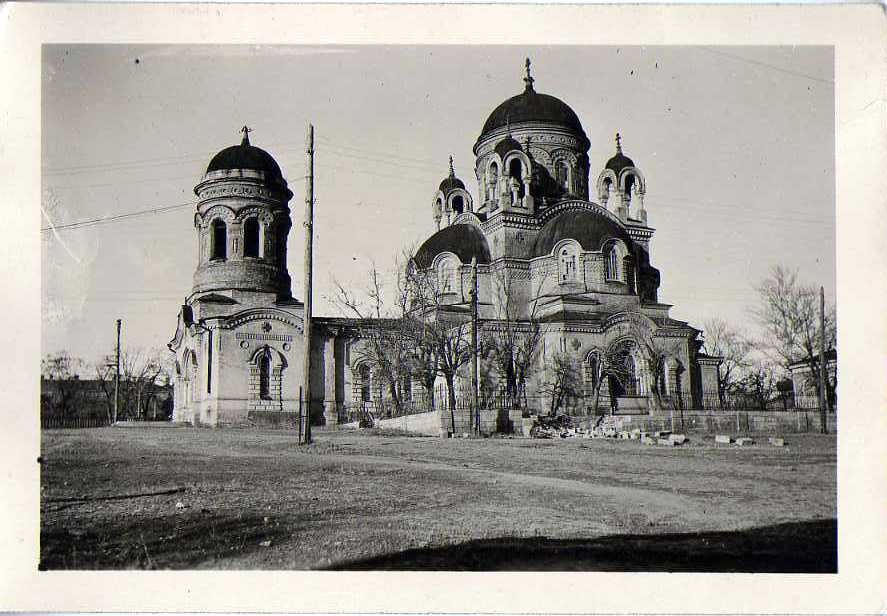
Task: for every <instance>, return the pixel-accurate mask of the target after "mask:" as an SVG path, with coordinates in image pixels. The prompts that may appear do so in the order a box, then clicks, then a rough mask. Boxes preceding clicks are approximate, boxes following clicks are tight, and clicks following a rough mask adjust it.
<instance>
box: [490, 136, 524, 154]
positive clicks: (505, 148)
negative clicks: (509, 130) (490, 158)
mask: <svg viewBox="0 0 887 616" xmlns="http://www.w3.org/2000/svg"><path fill="white" fill-rule="evenodd" d="M512 150H518V151H521V152H522V151H523V148H522V147H521V144H520V143H518V141H517V139H515V138H514V137H512V136H511V135H508V136H507V137H506V138H505V139H503V140H502V141H500V142H499V143H497V144H496V147H495V152H496V154H498V155H499V158H502V159H504V158H505V155H506V154H508V153H509V152H511V151H512Z"/></svg>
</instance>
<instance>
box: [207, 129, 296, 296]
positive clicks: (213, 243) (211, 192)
mask: <svg viewBox="0 0 887 616" xmlns="http://www.w3.org/2000/svg"><path fill="white" fill-rule="evenodd" d="M241 132H242V133H243V138H242V140H241V142H240V145H234V146H231V147H228V148H225V149H224V150H222V151H221V152H219V153H218V154H216V155H215V156H214V157H213V159H212V160H211V161H210V163H209V165H208V166H207V169H206V173H205V174H204V176H203V179H202V180H201V181H200V183H199V184H197V186H195V188H194V193H195V194H196V195H197V197H198V203H197V212H196V214H195V215H194V230H195V232H196V235H197V244H198V251H197V254H198V257H197V269H196V270H195V272H194V286H193V289H192V291H193V293H195V294H202V293H206V292H224V293H230V294H232V299H237V300H238V301H239V298H238V297H237V296H245V295H251V294H256V293H258V294H273V295H274V296H276V299H280V300H286V299H289V298H290V297H291V296H292V289H291V280H290V275H289V272H288V271H287V267H286V254H287V246H286V245H287V235H288V234H289V230H290V227H291V226H292V222H291V220H290V210H289V201H290V199H291V198H292V196H293V193H292V192H291V191H290V190H289V188H288V187H287V183H286V180H284V178H283V175H282V174H281V172H280V167H279V166H278V164H277V162H276V161H275V160H274V158H272V157H271V155H270V154H268V153H267V152H266V151H264V150H262V149H260V148H257V147H255V146H253V145H252V144H250V140H249V133H250V132H251V129H250V128H248V127H246V126H244V127H243V128H242V129H241Z"/></svg>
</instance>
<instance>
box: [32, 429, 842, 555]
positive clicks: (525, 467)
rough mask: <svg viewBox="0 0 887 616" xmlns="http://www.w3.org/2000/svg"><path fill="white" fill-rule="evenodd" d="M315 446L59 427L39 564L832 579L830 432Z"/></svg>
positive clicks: (325, 436) (183, 432)
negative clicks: (719, 441) (677, 443)
mask: <svg viewBox="0 0 887 616" xmlns="http://www.w3.org/2000/svg"><path fill="white" fill-rule="evenodd" d="M315 437H316V438H315V440H316V442H315V443H314V444H313V445H311V446H308V447H299V446H298V445H297V444H296V437H295V435H294V434H293V433H291V432H287V431H283V430H266V431H262V430H250V429H242V430H238V429H227V430H208V429H195V428H182V427H147V426H146V427H136V428H101V429H92V430H58V431H47V432H44V433H43V444H42V474H41V493H42V498H41V561H42V565H41V566H42V567H43V568H47V569H122V568H173V569H322V568H333V569H422V570H552V571H556V570H614V571H650V570H668V571H779V572H834V571H836V570H837V539H836V520H835V518H836V451H835V437H834V436H820V435H812V434H811V435H788V436H787V437H786V441H787V446H786V447H784V448H777V447H773V446H770V445H767V444H766V442H767V440H766V437H761V438H758V439H757V442H758V444H757V445H754V446H750V447H743V448H740V447H736V446H725V445H720V446H716V445H715V444H714V442H713V437H712V436H702V435H691V443H690V444H688V445H685V446H683V447H676V448H673V449H672V448H665V447H658V446H657V447H651V446H645V445H641V444H640V443H638V442H637V441H605V440H580V439H575V440H572V439H571V440H550V441H539V440H528V439H498V438H497V439H481V440H474V439H464V440H463V439H452V440H441V439H437V438H425V437H405V436H380V435H377V434H367V433H363V432H346V431H341V432H317V433H316V434H315Z"/></svg>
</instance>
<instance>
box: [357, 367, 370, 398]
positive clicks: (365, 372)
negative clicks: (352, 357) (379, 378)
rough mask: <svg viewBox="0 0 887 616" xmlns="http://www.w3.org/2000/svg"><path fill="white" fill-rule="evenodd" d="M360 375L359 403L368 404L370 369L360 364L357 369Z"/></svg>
mask: <svg viewBox="0 0 887 616" xmlns="http://www.w3.org/2000/svg"><path fill="white" fill-rule="evenodd" d="M358 374H359V375H360V401H361V402H369V401H370V400H372V391H373V390H372V383H371V382H370V367H369V366H368V365H366V364H362V365H361V366H360V368H359V369H358Z"/></svg>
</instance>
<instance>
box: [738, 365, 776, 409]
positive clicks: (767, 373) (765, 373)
mask: <svg viewBox="0 0 887 616" xmlns="http://www.w3.org/2000/svg"><path fill="white" fill-rule="evenodd" d="M776 384H777V378H776V374H775V372H774V370H773V365H772V364H770V363H769V362H766V361H763V360H757V361H754V362H751V363H750V364H749V365H748V367H747V368H746V370H745V373H744V375H743V376H742V378H739V379H736V380H735V381H734V382H733V383H731V385H730V392H731V393H732V394H733V395H734V397H736V396H738V397H741V398H745V401H744V404H743V403H740V406H749V402H750V403H751V405H753V406H754V407H756V408H759V409H762V410H766V408H767V404H768V403H769V402H770V401H771V400H773V399H774V397H775V396H776Z"/></svg>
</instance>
